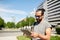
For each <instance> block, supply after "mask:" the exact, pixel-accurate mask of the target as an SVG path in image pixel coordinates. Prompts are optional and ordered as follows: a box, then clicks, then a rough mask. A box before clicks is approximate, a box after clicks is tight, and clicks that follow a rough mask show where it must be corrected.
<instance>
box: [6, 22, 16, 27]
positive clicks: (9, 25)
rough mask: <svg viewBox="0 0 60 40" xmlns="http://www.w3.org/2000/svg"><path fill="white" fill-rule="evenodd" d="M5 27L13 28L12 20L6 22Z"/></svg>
mask: <svg viewBox="0 0 60 40" xmlns="http://www.w3.org/2000/svg"><path fill="white" fill-rule="evenodd" d="M7 27H8V28H15V23H14V22H7Z"/></svg>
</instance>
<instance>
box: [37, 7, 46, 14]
mask: <svg viewBox="0 0 60 40" xmlns="http://www.w3.org/2000/svg"><path fill="white" fill-rule="evenodd" d="M38 11H42V15H44V12H45V9H44V8H42V9H37V10H36V12H38Z"/></svg>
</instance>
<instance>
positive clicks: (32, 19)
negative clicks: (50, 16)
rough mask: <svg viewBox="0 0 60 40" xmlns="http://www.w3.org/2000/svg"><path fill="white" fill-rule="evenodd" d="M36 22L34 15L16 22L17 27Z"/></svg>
mask: <svg viewBox="0 0 60 40" xmlns="http://www.w3.org/2000/svg"><path fill="white" fill-rule="evenodd" d="M34 22H35V18H33V17H26V18H25V19H23V20H22V21H19V22H18V23H17V24H16V27H17V28H19V27H24V26H31V25H32V24H33V23H34Z"/></svg>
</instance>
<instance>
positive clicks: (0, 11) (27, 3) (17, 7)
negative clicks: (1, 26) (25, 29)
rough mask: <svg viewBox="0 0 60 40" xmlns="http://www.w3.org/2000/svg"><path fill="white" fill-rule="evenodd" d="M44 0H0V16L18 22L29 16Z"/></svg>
mask: <svg viewBox="0 0 60 40" xmlns="http://www.w3.org/2000/svg"><path fill="white" fill-rule="evenodd" d="M43 1H44V0H0V17H2V18H3V19H4V20H5V22H8V21H15V22H18V21H20V20H22V19H24V18H25V17H26V16H29V15H30V14H31V12H32V11H33V10H34V9H35V8H37V7H38V5H40V4H41V3H42V2H43Z"/></svg>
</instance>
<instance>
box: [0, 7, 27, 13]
mask: <svg viewBox="0 0 60 40" xmlns="http://www.w3.org/2000/svg"><path fill="white" fill-rule="evenodd" d="M0 12H5V13H14V14H26V12H25V11H22V10H10V9H4V8H0Z"/></svg>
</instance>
